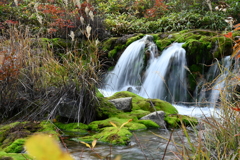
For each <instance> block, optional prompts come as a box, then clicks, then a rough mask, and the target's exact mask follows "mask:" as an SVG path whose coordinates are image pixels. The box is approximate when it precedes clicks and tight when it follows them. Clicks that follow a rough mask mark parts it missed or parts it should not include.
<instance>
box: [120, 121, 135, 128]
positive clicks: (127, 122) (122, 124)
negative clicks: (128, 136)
mask: <svg viewBox="0 0 240 160" xmlns="http://www.w3.org/2000/svg"><path fill="white" fill-rule="evenodd" d="M131 121H132V119H129V120H128V121H127V122H125V123H123V124H122V125H121V127H120V129H121V128H122V127H123V126H125V125H126V124H128V123H129V122H131Z"/></svg>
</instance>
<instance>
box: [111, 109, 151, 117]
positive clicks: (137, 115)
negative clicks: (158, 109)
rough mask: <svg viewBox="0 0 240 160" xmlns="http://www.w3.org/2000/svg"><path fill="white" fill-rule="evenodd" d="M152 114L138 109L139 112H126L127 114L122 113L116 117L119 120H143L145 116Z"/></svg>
mask: <svg viewBox="0 0 240 160" xmlns="http://www.w3.org/2000/svg"><path fill="white" fill-rule="evenodd" d="M150 113H151V112H149V111H145V110H141V109H138V110H133V111H131V112H125V113H120V114H118V115H116V117H118V118H125V119H126V118H127V119H134V118H136V119H139V118H142V117H143V116H146V115H148V114H150Z"/></svg>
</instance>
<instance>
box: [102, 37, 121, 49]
mask: <svg viewBox="0 0 240 160" xmlns="http://www.w3.org/2000/svg"><path fill="white" fill-rule="evenodd" d="M117 39H118V38H117V37H112V38H109V39H108V40H106V41H104V42H103V45H102V48H103V51H109V50H111V49H113V48H114V44H115V42H116V40H117Z"/></svg>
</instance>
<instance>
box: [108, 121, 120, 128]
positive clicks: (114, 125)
mask: <svg viewBox="0 0 240 160" xmlns="http://www.w3.org/2000/svg"><path fill="white" fill-rule="evenodd" d="M109 123H111V125H113V127H116V128H118V127H117V125H116V124H115V123H113V122H109Z"/></svg>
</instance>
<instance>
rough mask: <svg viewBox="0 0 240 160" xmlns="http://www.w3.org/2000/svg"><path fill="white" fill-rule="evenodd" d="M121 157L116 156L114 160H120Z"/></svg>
mask: <svg viewBox="0 0 240 160" xmlns="http://www.w3.org/2000/svg"><path fill="white" fill-rule="evenodd" d="M121 159H122V157H121V156H120V155H118V156H117V157H116V158H115V159H114V160H121Z"/></svg>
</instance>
